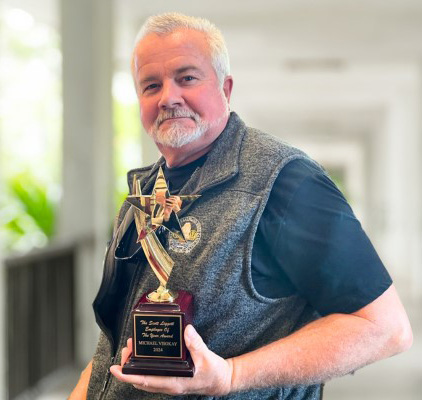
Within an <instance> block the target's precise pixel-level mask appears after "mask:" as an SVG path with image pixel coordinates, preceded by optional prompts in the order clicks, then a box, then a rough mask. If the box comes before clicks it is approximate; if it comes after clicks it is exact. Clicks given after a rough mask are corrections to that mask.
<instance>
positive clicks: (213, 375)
mask: <svg viewBox="0 0 422 400" xmlns="http://www.w3.org/2000/svg"><path fill="white" fill-rule="evenodd" d="M185 343H186V346H187V348H188V350H189V351H190V354H191V356H192V360H193V363H194V364H195V375H194V377H193V378H181V377H162V376H150V375H126V374H123V373H122V366H123V365H124V363H125V362H126V361H127V359H128V358H129V356H130V354H131V352H132V339H129V340H128V342H127V347H125V348H124V349H123V350H122V361H121V365H120V366H119V365H113V366H112V367H111V368H110V371H111V373H112V374H113V375H114V376H115V377H116V378H117V379H119V380H120V381H122V382H127V383H131V384H132V385H133V386H135V387H136V388H137V389H140V390H144V391H146V392H152V393H166V394H170V395H180V394H183V395H184V394H205V395H212V396H223V395H226V394H228V393H229V392H230V389H231V379H232V371H233V367H232V362H231V360H224V359H223V358H221V357H219V356H218V355H217V354H215V353H213V352H212V351H211V350H209V349H208V347H207V346H206V345H205V343H204V342H203V340H202V338H201V336H199V334H198V333H197V332H196V330H195V329H194V327H193V326H192V325H188V326H187V327H186V329H185Z"/></svg>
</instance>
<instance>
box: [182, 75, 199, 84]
mask: <svg viewBox="0 0 422 400" xmlns="http://www.w3.org/2000/svg"><path fill="white" fill-rule="evenodd" d="M195 79H196V78H195V77H193V76H191V75H188V76H184V77H183V81H184V82H191V81H193V80H195Z"/></svg>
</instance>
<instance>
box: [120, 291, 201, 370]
mask: <svg viewBox="0 0 422 400" xmlns="http://www.w3.org/2000/svg"><path fill="white" fill-rule="evenodd" d="M150 294H151V292H149V293H144V294H143V295H142V297H141V299H140V300H139V301H138V303H137V304H136V306H135V308H134V309H133V310H132V319H133V341H132V355H131V357H130V359H129V360H128V362H126V363H125V365H124V366H123V371H122V372H123V373H124V374H135V375H160V376H185V377H193V375H194V372H195V366H194V364H193V361H192V358H191V355H190V354H189V351H188V349H187V348H186V344H185V341H184V339H183V335H184V331H185V328H186V325H187V324H189V323H191V321H192V311H193V296H192V294H191V293H189V292H186V291H183V290H180V291H178V292H176V293H174V300H173V301H171V302H154V301H152V300H151V297H150Z"/></svg>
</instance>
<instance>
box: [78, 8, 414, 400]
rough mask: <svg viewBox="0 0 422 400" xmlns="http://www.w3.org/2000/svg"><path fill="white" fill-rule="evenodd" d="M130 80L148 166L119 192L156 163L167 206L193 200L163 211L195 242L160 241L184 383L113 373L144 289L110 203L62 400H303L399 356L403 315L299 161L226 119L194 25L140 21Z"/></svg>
mask: <svg viewBox="0 0 422 400" xmlns="http://www.w3.org/2000/svg"><path fill="white" fill-rule="evenodd" d="M132 71H133V76H134V81H135V85H136V90H137V94H138V98H139V105H140V113H141V120H142V124H143V126H144V127H145V130H146V131H147V132H148V134H149V135H151V137H152V138H153V139H154V141H155V143H156V144H157V147H158V148H159V150H160V152H161V154H162V155H163V157H162V158H161V159H160V160H159V161H158V162H157V163H156V164H155V165H153V166H150V167H147V168H143V169H139V170H134V171H131V172H130V173H129V182H131V181H132V178H133V176H134V174H136V175H137V176H138V177H140V179H141V182H142V186H143V187H142V191H143V193H147V192H148V191H149V192H150V191H151V190H152V186H153V182H154V179H155V177H156V175H157V173H158V169H159V167H160V166H161V167H162V168H164V169H165V175H166V178H167V179H168V180H169V188H170V192H171V194H172V195H177V194H179V193H183V194H192V193H194V194H201V197H200V199H198V200H197V201H195V203H194V204H193V205H192V206H191V207H190V208H189V209H187V210H186V209H185V210H184V209H183V206H182V210H181V211H180V213H179V215H180V217H181V222H182V224H183V223H185V224H189V227H192V226H194V228H195V231H196V233H198V232H199V234H196V235H190V236H192V237H190V238H189V240H188V242H187V243H186V245H185V246H181V245H180V244H179V245H178V244H177V243H175V240H174V239H172V238H171V237H169V238H167V240H166V243H167V251H168V252H169V254H170V256H171V257H172V259H174V261H175V265H176V266H175V268H174V271H173V273H172V276H171V287H172V288H173V289H175V290H179V289H184V290H188V291H190V292H192V293H193V294H194V296H195V317H194V321H193V326H194V327H195V328H194V327H193V326H191V325H189V326H188V327H187V328H186V330H185V332H184V336H185V341H186V345H187V347H188V349H189V350H190V353H191V355H192V358H193V361H194V364H195V367H196V372H195V375H194V377H193V378H180V377H159V376H141V375H124V374H122V370H121V366H119V364H120V365H122V364H123V363H124V362H125V360H126V359H127V357H128V355H129V353H130V350H129V349H130V345H127V340H128V339H129V344H130V336H131V334H132V333H131V332H132V331H131V324H130V318H129V314H130V310H131V308H132V307H133V305H134V304H135V302H136V300H137V299H138V298H139V296H140V294H142V293H144V292H146V291H147V290H148V289H150V288H151V287H154V286H156V278H155V277H154V275H153V274H152V272H151V270H150V268H149V267H148V265H147V263H146V261H145V258H144V257H142V255H140V254H141V253H142V251H141V250H140V248H139V246H138V245H137V244H136V230H135V229H134V224H133V223H132V220H133V210H132V209H131V208H129V206H128V205H125V206H124V207H123V208H122V210H121V212H120V215H119V218H118V223H117V226H116V229H115V234H114V237H113V240H112V242H111V245H110V247H109V250H108V253H107V255H106V260H105V267H104V278H103V282H102V285H101V288H100V291H99V293H98V296H97V298H96V301H95V303H94V309H95V312H96V317H97V321H98V323H99V325H100V327H101V329H102V333H101V337H100V341H99V345H98V348H97V351H96V353H95V356H94V358H93V362H92V363H90V364H89V365H88V367H87V369H86V370H85V371H84V372H83V374H82V376H81V380H80V382H79V383H78V386H77V387H76V388H75V391H74V392H73V394H72V397H71V398H85V397H88V398H90V399H117V398H119V399H120V398H121V399H123V398H124V399H141V398H142V399H144V398H145V399H149V398H154V399H161V398H168V397H167V396H166V395H165V394H169V395H173V396H175V397H176V398H180V396H184V395H190V394H192V395H194V396H192V397H189V398H215V397H218V396H225V397H224V398H227V399H270V398H271V399H276V398H277V399H282V398H289V399H318V398H320V397H321V394H322V390H321V383H322V382H324V381H326V380H328V379H331V378H333V377H337V376H341V375H344V374H347V373H349V372H351V371H354V370H356V369H358V368H360V367H362V366H364V365H367V364H369V363H372V362H374V361H377V360H380V359H382V358H385V357H389V356H391V355H393V354H396V353H398V352H401V351H403V350H405V349H407V348H408V347H409V346H410V344H411V341H412V334H411V329H410V326H409V322H408V319H407V316H406V313H405V311H404V310H403V307H402V305H401V303H400V300H399V298H398V296H397V293H396V290H395V288H394V286H393V284H392V282H391V279H390V277H389V275H388V273H387V272H386V271H385V269H384V267H383V265H382V263H381V261H380V260H379V258H378V256H377V255H376V253H375V251H374V249H373V247H372V245H371V244H370V242H369V240H368V239H367V237H366V235H365V234H364V232H363V230H362V228H361V226H360V224H359V223H358V221H357V220H356V218H355V217H354V215H353V212H352V211H351V210H350V207H349V206H348V205H347V203H346V201H345V200H344V197H343V196H342V195H341V193H340V192H339V191H338V189H337V188H336V187H335V186H334V184H333V183H332V182H331V181H330V179H329V178H328V177H327V175H326V174H325V173H324V171H323V170H322V169H321V168H320V167H319V166H318V165H317V164H316V163H315V162H313V161H312V160H310V159H309V158H308V157H307V156H306V155H305V154H304V153H302V152H301V151H299V150H297V149H294V148H292V147H289V146H287V145H286V144H282V143H280V142H278V141H277V140H276V139H274V138H273V137H271V136H269V135H266V134H265V133H263V132H260V131H257V130H254V129H250V128H248V127H246V126H245V125H244V124H243V122H242V121H241V119H240V118H239V117H238V116H237V115H236V114H235V113H231V114H230V113H229V106H228V104H229V100H230V94H231V91H232V86H233V79H232V77H231V76H230V74H229V62H228V55H227V50H226V47H225V44H224V40H223V38H222V36H221V33H220V32H219V31H218V30H217V29H216V28H215V27H214V26H213V25H212V24H210V23H209V22H208V21H206V20H203V19H199V18H193V17H187V16H183V15H180V14H164V15H161V16H156V17H151V18H150V19H148V20H147V22H146V24H145V25H144V26H143V28H142V29H141V32H140V34H139V36H138V40H137V43H136V46H135V49H134V53H133V61H132ZM113 364H117V365H113ZM109 370H110V371H111V373H112V375H110V372H109ZM88 382H89V385H88ZM88 386H89V387H88ZM195 395H196V396H195ZM207 396H211V397H207Z"/></svg>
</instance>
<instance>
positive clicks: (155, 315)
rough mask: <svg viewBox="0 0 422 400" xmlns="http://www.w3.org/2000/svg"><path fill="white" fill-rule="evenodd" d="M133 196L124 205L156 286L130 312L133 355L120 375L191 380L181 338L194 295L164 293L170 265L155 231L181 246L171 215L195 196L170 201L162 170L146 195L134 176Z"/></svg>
mask: <svg viewBox="0 0 422 400" xmlns="http://www.w3.org/2000/svg"><path fill="white" fill-rule="evenodd" d="M132 193H133V194H132V195H130V196H128V197H127V200H128V201H129V202H130V203H131V204H132V205H133V206H135V212H134V215H135V224H136V230H137V233H138V240H137V242H139V243H140V244H141V246H142V249H143V251H144V253H145V256H146V258H147V260H148V263H149V265H150V266H151V268H152V270H153V271H154V273H155V275H156V276H157V278H158V280H159V282H160V285H159V287H158V289H156V290H153V291H151V292H148V293H144V294H143V295H142V296H141V298H140V300H139V301H138V302H137V304H136V305H135V307H134V309H133V310H132V321H133V340H132V355H131V357H130V359H129V360H128V361H127V362H126V364H125V365H124V366H123V373H124V374H137V375H161V376H187V377H192V376H193V374H194V371H195V366H194V365H193V362H192V358H191V356H190V354H189V351H188V350H187V349H186V345H185V342H184V339H183V333H184V330H185V327H186V325H188V324H189V323H191V322H192V312H193V296H192V294H191V293H189V292H186V291H183V290H180V291H177V292H173V291H171V290H169V289H168V288H167V282H168V280H169V277H170V274H171V271H172V269H173V266H174V261H173V260H172V259H171V257H170V256H169V254H168V253H167V252H166V250H165V249H164V247H163V246H162V244H161V242H160V240H159V239H158V237H157V234H156V230H157V229H159V228H160V227H164V228H165V229H167V230H168V231H169V232H170V235H174V237H176V238H177V239H179V240H181V241H185V240H186V238H185V235H184V233H183V230H182V228H181V226H180V221H179V218H178V216H177V214H176V213H177V212H179V211H180V210H181V207H182V203H184V204H186V203H190V202H192V201H194V200H195V199H197V198H198V197H199V195H188V196H184V195H179V196H171V195H170V192H169V190H168V187H167V184H166V181H165V177H164V174H163V170H162V169H161V167H160V169H159V171H158V174H157V178H156V180H155V184H154V188H153V190H152V193H151V195H148V196H143V195H142V193H141V186H140V182H139V180H137V179H136V177H134V180H133V190H132Z"/></svg>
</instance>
